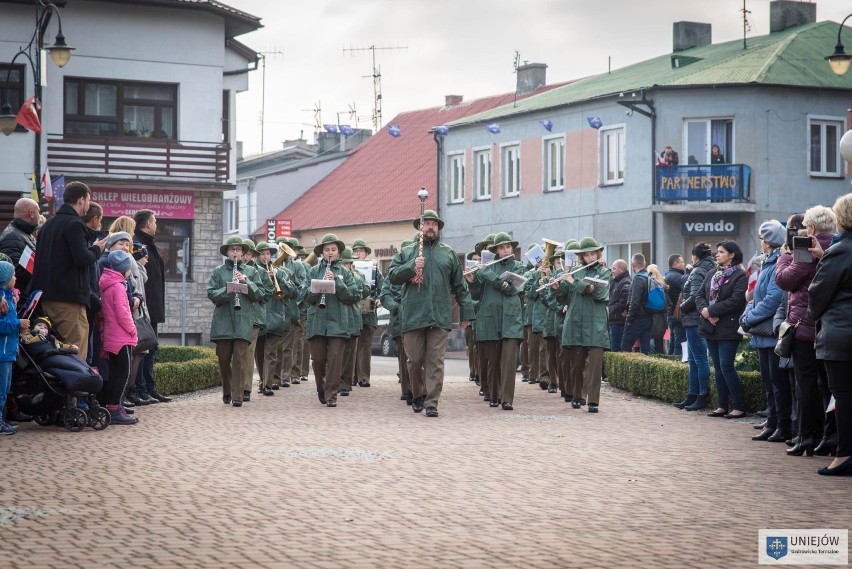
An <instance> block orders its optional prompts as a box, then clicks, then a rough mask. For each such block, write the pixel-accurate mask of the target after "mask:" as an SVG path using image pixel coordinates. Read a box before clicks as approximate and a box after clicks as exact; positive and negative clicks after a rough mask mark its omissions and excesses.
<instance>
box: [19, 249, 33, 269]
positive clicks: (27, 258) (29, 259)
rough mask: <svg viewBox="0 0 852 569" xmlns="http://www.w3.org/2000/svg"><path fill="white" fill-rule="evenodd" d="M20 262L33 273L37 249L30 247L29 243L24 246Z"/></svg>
mask: <svg viewBox="0 0 852 569" xmlns="http://www.w3.org/2000/svg"><path fill="white" fill-rule="evenodd" d="M18 264H19V265H21V266H22V267H23V268H25V269H26V270H27V272H28V273H30V274H33V268H34V267H35V251H33V250H32V249H30V246H29V245H26V246H25V247H24V251H23V252H22V253H21V258H20V259H19V260H18Z"/></svg>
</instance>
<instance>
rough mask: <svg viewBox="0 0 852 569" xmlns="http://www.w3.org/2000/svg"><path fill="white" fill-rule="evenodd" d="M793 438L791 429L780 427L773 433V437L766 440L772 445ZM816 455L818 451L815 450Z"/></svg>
mask: <svg viewBox="0 0 852 569" xmlns="http://www.w3.org/2000/svg"><path fill="white" fill-rule="evenodd" d="M790 436H791V433H790V429H784V428H782V427H778V428H777V429H775V432H774V433H772V436H771V437H769V438H768V439H766V440H767V441H769V442H770V443H783V442H784V441H786V440H787V439H789V438H790ZM814 453H816V449H814Z"/></svg>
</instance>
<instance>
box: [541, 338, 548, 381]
mask: <svg viewBox="0 0 852 569" xmlns="http://www.w3.org/2000/svg"><path fill="white" fill-rule="evenodd" d="M548 352H549V350H548V349H547V342H546V341H545V339H544V337H542V338H541V341H540V342H539V343H538V369H539V375H538V379H539V380H542V379H546V380H548V381H549V380H550V372H549V371H548V370H547V358H548V355H547V354H548Z"/></svg>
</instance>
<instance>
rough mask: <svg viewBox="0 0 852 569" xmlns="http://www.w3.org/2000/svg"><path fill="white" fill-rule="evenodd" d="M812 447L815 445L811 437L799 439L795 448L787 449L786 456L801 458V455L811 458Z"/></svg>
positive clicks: (812, 453)
mask: <svg viewBox="0 0 852 569" xmlns="http://www.w3.org/2000/svg"><path fill="white" fill-rule="evenodd" d="M814 447H816V443H815V441H814V440H813V439H812V438H811V437H808V438H805V439H800V440H799V442H798V443H796V446H794V447H792V448H788V449H787V454H788V455H790V456H802V455H803V454H807V455H808V456H813V455H814Z"/></svg>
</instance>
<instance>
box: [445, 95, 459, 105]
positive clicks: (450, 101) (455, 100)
mask: <svg viewBox="0 0 852 569" xmlns="http://www.w3.org/2000/svg"><path fill="white" fill-rule="evenodd" d="M463 99H464V97H462V96H461V95H444V106H445V107H455V106H456V105H461V102H462V100H463Z"/></svg>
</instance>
